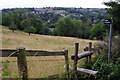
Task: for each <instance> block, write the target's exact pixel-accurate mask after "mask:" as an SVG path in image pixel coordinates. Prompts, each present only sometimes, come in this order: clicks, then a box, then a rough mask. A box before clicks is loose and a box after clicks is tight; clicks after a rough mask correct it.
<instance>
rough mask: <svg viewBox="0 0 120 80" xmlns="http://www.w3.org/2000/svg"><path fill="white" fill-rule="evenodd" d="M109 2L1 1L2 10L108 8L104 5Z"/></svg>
mask: <svg viewBox="0 0 120 80" xmlns="http://www.w3.org/2000/svg"><path fill="white" fill-rule="evenodd" d="M108 1H110V0H0V9H3V8H24V7H26V8H28V7H34V8H41V7H76V8H79V7H82V8H106V6H105V5H104V4H102V3H103V2H108Z"/></svg>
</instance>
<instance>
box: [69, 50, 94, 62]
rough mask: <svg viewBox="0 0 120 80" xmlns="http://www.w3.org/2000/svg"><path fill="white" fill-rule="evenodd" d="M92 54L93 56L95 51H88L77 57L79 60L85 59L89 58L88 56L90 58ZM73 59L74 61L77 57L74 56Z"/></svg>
mask: <svg viewBox="0 0 120 80" xmlns="http://www.w3.org/2000/svg"><path fill="white" fill-rule="evenodd" d="M92 54H93V51H86V52H83V53H79V54H78V57H77V60H79V59H81V58H84V57H87V56H90V55H92ZM71 59H72V60H74V59H75V55H72V56H71Z"/></svg>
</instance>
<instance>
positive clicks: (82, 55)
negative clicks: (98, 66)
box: [69, 42, 98, 76]
mask: <svg viewBox="0 0 120 80" xmlns="http://www.w3.org/2000/svg"><path fill="white" fill-rule="evenodd" d="M78 47H79V43H75V53H74V55H72V56H71V59H72V60H74V65H73V67H70V66H69V69H74V71H75V76H77V71H81V72H84V73H86V74H89V75H92V76H95V75H96V74H97V73H98V71H93V70H89V69H84V68H78V67H77V63H78V60H80V59H82V58H85V57H86V59H87V62H88V63H89V64H91V55H92V54H93V51H92V49H93V48H92V42H89V47H88V49H87V50H88V51H87V50H86V49H85V52H83V53H79V54H78V49H79V48H78Z"/></svg>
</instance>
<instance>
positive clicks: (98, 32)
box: [91, 21, 105, 40]
mask: <svg viewBox="0 0 120 80" xmlns="http://www.w3.org/2000/svg"><path fill="white" fill-rule="evenodd" d="M104 33H105V28H104V25H103V22H102V21H101V22H99V23H97V24H94V26H93V28H92V32H91V38H92V39H93V38H96V39H101V40H102V39H103V36H104Z"/></svg>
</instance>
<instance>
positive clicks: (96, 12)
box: [2, 7, 107, 27]
mask: <svg viewBox="0 0 120 80" xmlns="http://www.w3.org/2000/svg"><path fill="white" fill-rule="evenodd" d="M16 9H18V8H12V9H3V10H2V12H5V13H8V12H10V11H14V10H16ZM24 9H27V10H28V12H30V13H33V14H34V15H35V16H37V17H38V18H41V19H42V20H43V21H47V22H48V24H47V26H49V27H55V23H56V21H58V19H59V18H60V17H66V16H70V17H71V18H76V19H91V20H94V19H99V20H102V19H104V18H105V16H106V15H107V14H106V11H105V10H104V8H64V7H44V8H24Z"/></svg>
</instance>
